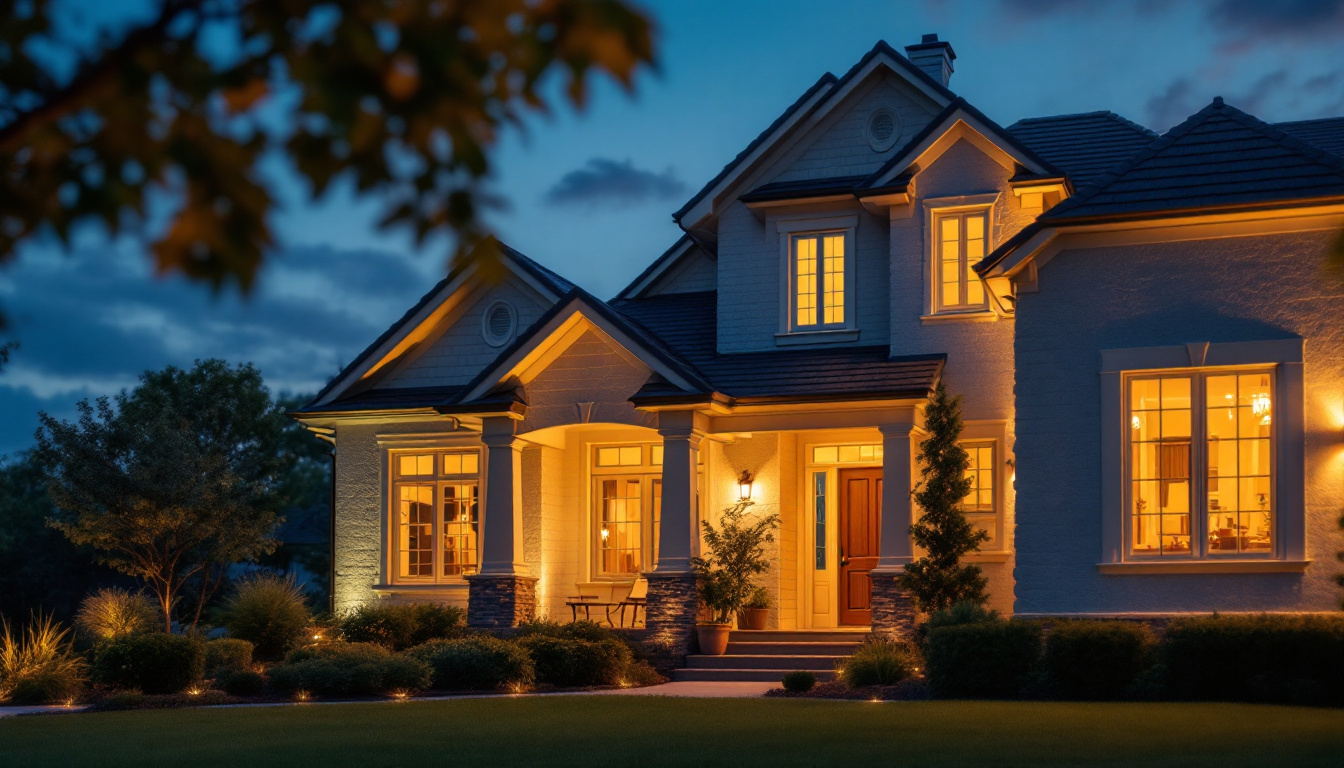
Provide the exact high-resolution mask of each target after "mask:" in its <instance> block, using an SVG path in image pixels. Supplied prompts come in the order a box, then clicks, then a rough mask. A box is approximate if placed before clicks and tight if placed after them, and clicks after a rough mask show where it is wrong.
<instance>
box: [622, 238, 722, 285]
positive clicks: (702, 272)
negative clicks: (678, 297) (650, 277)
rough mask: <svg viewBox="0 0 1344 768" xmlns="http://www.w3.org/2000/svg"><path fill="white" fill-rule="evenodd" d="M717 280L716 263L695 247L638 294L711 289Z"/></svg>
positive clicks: (716, 283) (717, 269) (717, 270)
mask: <svg viewBox="0 0 1344 768" xmlns="http://www.w3.org/2000/svg"><path fill="white" fill-rule="evenodd" d="M718 281H719V268H718V265H717V264H716V263H715V262H714V260H713V259H711V258H709V254H707V253H705V252H704V251H702V250H701V249H699V248H695V249H693V250H692V251H691V252H689V253H687V254H686V256H685V257H683V258H682V259H680V260H679V261H677V263H676V264H674V265H672V266H671V267H669V268H668V270H667V272H666V273H664V274H663V275H660V276H659V277H658V279H656V280H654V281H653V282H652V283H650V284H649V287H648V288H646V289H645V290H643V291H641V292H640V295H641V296H662V295H665V294H670V293H700V292H703V291H712V290H714V288H715V287H716V286H717V285H718Z"/></svg>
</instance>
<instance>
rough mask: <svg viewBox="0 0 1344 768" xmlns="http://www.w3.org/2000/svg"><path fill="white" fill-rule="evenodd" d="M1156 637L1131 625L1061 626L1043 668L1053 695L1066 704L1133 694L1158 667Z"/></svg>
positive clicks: (1093, 623)
mask: <svg viewBox="0 0 1344 768" xmlns="http://www.w3.org/2000/svg"><path fill="white" fill-rule="evenodd" d="M1152 651H1153V634H1152V632H1150V631H1148V628H1147V627H1145V626H1143V625H1142V624H1136V623H1134V622H1130V621H1062V622H1060V623H1058V624H1056V625H1055V626H1054V627H1053V628H1052V629H1051V630H1050V633H1049V634H1048V635H1046V638H1045V653H1044V655H1043V656H1042V657H1041V665H1042V668H1043V671H1044V673H1045V680H1046V685H1047V686H1048V688H1049V690H1050V692H1051V693H1052V694H1054V695H1056V696H1060V697H1063V698H1066V699H1118V698H1121V697H1124V696H1129V695H1133V694H1134V690H1133V689H1134V686H1135V684H1136V682H1137V681H1138V680H1139V677H1140V676H1141V675H1142V674H1143V673H1144V671H1145V670H1147V669H1148V668H1149V667H1150V666H1152V663H1153V653H1152Z"/></svg>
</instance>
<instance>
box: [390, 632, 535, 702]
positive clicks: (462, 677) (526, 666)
mask: <svg viewBox="0 0 1344 768" xmlns="http://www.w3.org/2000/svg"><path fill="white" fill-rule="evenodd" d="M406 655H407V656H409V657H410V658H413V659H418V660H420V661H423V662H425V663H427V664H429V666H430V667H431V668H432V669H433V672H434V677H433V683H434V687H435V688H442V689H444V690H454V691H457V690H470V691H494V690H512V689H518V688H526V687H529V686H531V685H532V684H533V683H534V682H535V681H536V668H535V667H534V666H533V664H532V657H531V656H530V655H529V654H528V652H527V651H526V650H525V649H524V648H523V647H522V646H520V645H518V644H516V643H511V642H509V641H507V640H500V639H499V638H497V637H491V636H490V635H471V636H469V637H463V638H460V639H457V640H431V641H429V642H428V643H424V644H423V645H418V646H416V647H414V648H412V649H410V650H408V651H406Z"/></svg>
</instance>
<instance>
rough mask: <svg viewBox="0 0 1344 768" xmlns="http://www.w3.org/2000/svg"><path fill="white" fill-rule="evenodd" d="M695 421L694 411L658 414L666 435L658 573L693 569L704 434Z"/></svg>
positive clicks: (655, 569)
mask: <svg viewBox="0 0 1344 768" xmlns="http://www.w3.org/2000/svg"><path fill="white" fill-rule="evenodd" d="M696 421H697V420H696V414H695V413H694V412H691V411H664V412H663V413H661V414H660V415H659V417H658V426H659V429H658V434H660V435H662V436H663V491H662V494H663V495H662V520H661V522H660V525H659V527H658V563H657V564H656V565H655V566H654V572H655V573H657V574H659V575H671V574H684V573H690V571H691V542H692V541H694V540H695V536H696V535H697V532H696V530H695V500H696V495H697V491H698V484H699V478H698V476H697V475H698V471H699V470H698V466H699V456H700V441H701V440H702V439H703V438H704V432H703V431H702V430H700V429H697V427H696Z"/></svg>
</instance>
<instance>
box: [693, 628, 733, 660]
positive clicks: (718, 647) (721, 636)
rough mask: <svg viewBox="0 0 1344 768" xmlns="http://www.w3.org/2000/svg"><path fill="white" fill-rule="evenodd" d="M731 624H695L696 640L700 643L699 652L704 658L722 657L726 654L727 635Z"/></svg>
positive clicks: (730, 629)
mask: <svg viewBox="0 0 1344 768" xmlns="http://www.w3.org/2000/svg"><path fill="white" fill-rule="evenodd" d="M732 629H733V625H731V624H697V625H696V626H695V635H696V639H697V640H699V641H700V652H701V653H703V654H705V655H706V656H722V655H723V654H725V653H727V652H728V633H729V632H731V631H732Z"/></svg>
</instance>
